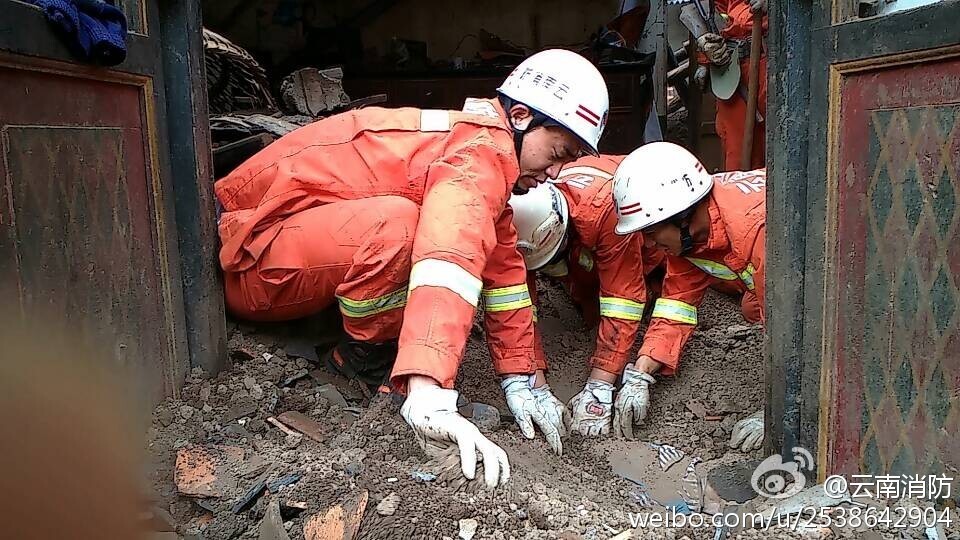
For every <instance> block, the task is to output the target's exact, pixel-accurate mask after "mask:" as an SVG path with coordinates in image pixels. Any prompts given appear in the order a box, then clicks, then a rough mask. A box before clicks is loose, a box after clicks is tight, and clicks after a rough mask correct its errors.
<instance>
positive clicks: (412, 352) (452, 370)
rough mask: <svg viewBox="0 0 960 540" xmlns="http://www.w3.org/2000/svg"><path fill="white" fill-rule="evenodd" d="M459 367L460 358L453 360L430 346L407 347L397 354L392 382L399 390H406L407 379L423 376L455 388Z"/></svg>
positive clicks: (414, 345)
mask: <svg viewBox="0 0 960 540" xmlns="http://www.w3.org/2000/svg"><path fill="white" fill-rule="evenodd" d="M459 367H460V359H459V358H451V357H450V356H449V355H445V354H442V353H441V352H440V351H438V350H436V349H434V348H433V347H430V346H429V345H422V344H412V345H407V346H406V347H402V348H401V349H400V352H398V353H397V361H396V363H395V364H394V365H393V372H392V373H391V374H390V382H391V383H393V385H394V386H396V387H398V388H406V382H407V381H406V378H407V377H409V376H411V375H423V376H425V377H430V378H431V379H433V380H435V381H437V382H438V383H440V386H442V387H444V388H453V383H454V382H455V381H456V379H457V369H458V368H459Z"/></svg>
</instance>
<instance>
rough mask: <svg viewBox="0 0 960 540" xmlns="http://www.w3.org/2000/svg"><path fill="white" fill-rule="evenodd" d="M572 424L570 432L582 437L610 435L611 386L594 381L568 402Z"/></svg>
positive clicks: (611, 418)
mask: <svg viewBox="0 0 960 540" xmlns="http://www.w3.org/2000/svg"><path fill="white" fill-rule="evenodd" d="M570 410H571V411H572V412H573V422H572V423H571V424H570V431H573V432H576V433H579V434H580V435H583V436H584V437H599V436H601V435H609V434H610V424H612V423H613V385H612V384H610V383H608V382H604V381H598V380H594V379H587V384H586V385H584V387H583V390H581V391H580V393H579V394H577V395H575V396H573V399H571V400H570Z"/></svg>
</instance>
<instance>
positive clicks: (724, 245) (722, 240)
mask: <svg viewBox="0 0 960 540" xmlns="http://www.w3.org/2000/svg"><path fill="white" fill-rule="evenodd" d="M708 202H709V205H708V206H707V213H708V214H709V216H710V229H709V231H708V233H707V234H708V236H707V242H706V243H705V244H703V246H702V247H701V248H700V249H698V250H697V251H700V250H709V251H720V250H727V249H730V239H729V238H727V228H726V226H724V223H723V216H721V215H720V206H719V205H718V204H717V201H716V199H714V198H713V193H711V194H710V200H709V201H708Z"/></svg>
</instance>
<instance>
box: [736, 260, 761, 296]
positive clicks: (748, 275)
mask: <svg viewBox="0 0 960 540" xmlns="http://www.w3.org/2000/svg"><path fill="white" fill-rule="evenodd" d="M756 271H757V269H756V268H754V267H753V263H750V264H749V265H747V269H746V270H744V271H743V272H740V279H742V280H743V283H744V284H745V285H746V286H747V289H750V290H751V291H752V290H753V289H754V285H753V273H754V272H756Z"/></svg>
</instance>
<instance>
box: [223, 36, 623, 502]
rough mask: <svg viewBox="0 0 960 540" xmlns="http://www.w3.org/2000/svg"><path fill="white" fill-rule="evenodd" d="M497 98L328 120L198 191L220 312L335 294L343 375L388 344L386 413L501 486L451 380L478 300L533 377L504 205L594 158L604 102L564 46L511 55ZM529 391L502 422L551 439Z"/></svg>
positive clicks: (519, 271) (502, 470)
mask: <svg viewBox="0 0 960 540" xmlns="http://www.w3.org/2000/svg"><path fill="white" fill-rule="evenodd" d="M498 93H499V95H500V99H499V100H495V101H494V104H495V107H496V113H497V114H496V115H495V117H488V116H481V115H474V114H466V113H462V112H458V111H439V110H418V109H393V110H391V109H381V108H367V109H361V110H356V111H350V112H347V113H343V114H339V115H335V116H332V117H330V118H326V119H323V120H320V121H318V122H315V123H313V124H310V125H308V126H305V127H303V128H300V129H298V130H296V131H294V132H292V133H290V134H288V135H286V136H284V137H282V138H281V139H279V140H278V141H276V142H275V143H273V144H272V145H270V146H269V147H267V148H265V149H264V150H262V151H261V152H260V153H258V154H257V155H255V156H254V157H252V158H251V159H249V160H248V161H247V162H245V163H244V164H243V165H241V166H240V167H239V168H238V169H236V170H235V171H233V172H232V173H231V174H230V175H228V176H227V177H225V178H224V179H222V180H220V181H219V182H217V184H216V196H217V199H218V202H219V204H220V205H221V207H222V214H221V216H220V218H219V232H220V239H221V241H222V248H221V251H220V263H221V266H222V267H223V270H224V274H225V276H224V277H225V288H226V302H227V306H228V307H229V309H230V310H231V311H232V312H233V313H235V314H236V315H238V316H240V317H243V318H247V319H252V320H285V319H293V318H298V317H303V316H306V315H310V314H312V313H316V312H318V311H320V310H322V309H324V308H325V307H327V306H329V305H332V304H333V303H334V302H338V303H339V305H340V310H341V313H342V314H343V315H344V329H345V330H346V332H347V334H349V336H350V337H351V338H352V341H351V343H350V344H349V346H347V347H338V348H337V350H338V351H339V352H340V353H341V355H348V356H352V360H351V362H350V363H351V364H352V367H354V368H358V369H361V370H362V368H363V366H362V364H363V359H364V357H365V356H376V355H377V354H379V352H378V349H379V348H381V347H385V346H386V345H385V344H386V343H387V342H389V341H390V340H393V339H397V338H399V343H398V346H397V347H398V350H397V355H396V361H395V363H394V366H393V370H392V373H391V383H392V384H393V385H394V387H395V388H397V389H398V390H400V391H402V392H404V391H405V392H406V399H405V401H404V404H403V406H402V408H401V414H402V416H403V417H404V419H405V420H406V421H407V423H408V424H409V425H410V426H411V428H412V429H413V431H414V434H415V435H416V438H417V440H418V442H419V443H420V445H421V447H422V448H423V449H424V450H425V451H426V452H427V453H429V454H431V455H435V454H436V453H438V452H440V451H443V450H446V449H456V450H458V451H459V454H460V459H461V468H462V470H463V473H464V476H466V477H467V478H469V479H472V478H474V476H475V472H476V461H477V459H478V456H477V452H478V451H479V452H480V454H481V456H482V460H483V462H484V479H485V481H486V484H487V485H488V486H491V487H492V486H496V485H498V484H500V483H503V482H505V481H506V480H507V479H508V477H509V462H508V460H507V456H506V454H505V453H504V452H503V450H502V449H500V448H499V447H498V446H496V445H495V444H493V443H492V442H490V441H489V440H488V439H487V438H486V437H484V436H483V435H482V434H481V433H480V432H479V431H478V430H477V428H476V427H475V426H474V425H473V424H471V423H470V422H469V421H468V420H467V419H465V418H463V417H462V416H461V415H460V414H459V413H458V411H457V397H458V394H457V392H456V390H454V389H453V384H454V380H455V378H456V374H457V370H458V367H459V363H460V358H461V355H462V353H463V350H464V347H465V344H466V340H467V337H468V335H469V332H470V328H471V326H472V321H473V315H474V311H475V309H476V307H477V305H478V304H479V301H480V299H481V298H483V299H484V305H485V309H486V318H485V320H486V329H487V333H488V344H489V347H490V350H491V355H492V357H493V360H494V362H495V364H498V365H507V366H510V367H511V368H513V369H521V370H522V371H519V372H514V373H521V374H524V375H525V376H527V377H528V378H529V374H533V373H535V372H536V370H537V363H536V360H535V355H534V338H533V325H532V310H531V309H530V299H529V295H528V294H527V292H526V286H525V280H526V272H525V269H524V266H523V259H522V257H521V256H520V254H519V253H518V252H517V249H516V246H515V242H516V232H515V230H514V228H513V226H512V214H511V212H510V211H509V209H508V208H507V207H506V206H507V205H506V203H507V199H508V197H509V195H510V193H511V192H524V191H526V190H528V189H530V188H532V187H534V186H535V185H537V184H538V183H542V182H544V181H546V180H547V179H548V178H554V177H556V176H557V175H558V174H559V172H560V169H561V167H562V166H563V165H564V164H566V163H568V162H570V161H573V160H574V159H576V157H577V156H578V155H579V154H580V153H581V152H587V153H596V152H597V143H598V141H599V139H600V135H601V133H602V131H603V127H604V124H605V121H606V117H607V109H608V96H607V89H606V85H605V83H604V81H603V77H602V76H601V75H600V73H599V72H598V71H597V69H596V68H595V67H594V66H593V65H592V64H590V62H588V61H587V60H586V59H584V58H583V57H581V56H579V55H577V54H576V53H573V52H570V51H565V50H548V51H543V52H540V53H537V54H535V55H533V56H531V57H530V58H528V59H526V60H525V61H524V62H522V63H521V64H520V65H519V66H518V67H517V68H516V69H515V70H514V71H513V72H512V73H511V74H510V75H509V76H508V77H507V79H506V80H505V81H504V83H503V85H501V87H500V88H499V89H498ZM358 350H359V352H357V351H358ZM534 390H535V388H531V387H530V386H528V387H526V388H519V389H515V391H514V393H515V399H513V400H512V402H513V405H514V406H516V407H520V410H516V411H514V412H515V416H517V417H522V416H526V417H528V418H533V420H534V421H538V422H539V423H538V425H539V426H540V428H541V430H543V431H544V432H545V433H547V434H548V439H551V437H550V435H551V434H553V435H556V432H557V431H559V429H560V428H561V427H562V426H556V425H553V424H551V423H550V422H548V421H547V420H546V419H545V417H546V413H545V411H544V408H545V407H547V408H550V407H553V408H558V409H562V408H563V404H562V403H560V402H559V400H557V399H556V398H555V397H553V395H552V393H550V392H549V391H547V392H545V393H544V392H540V393H534ZM553 442H556V443H559V437H555V438H554V439H553ZM556 450H557V451H558V452H559V451H560V448H559V447H557V448H556Z"/></svg>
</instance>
